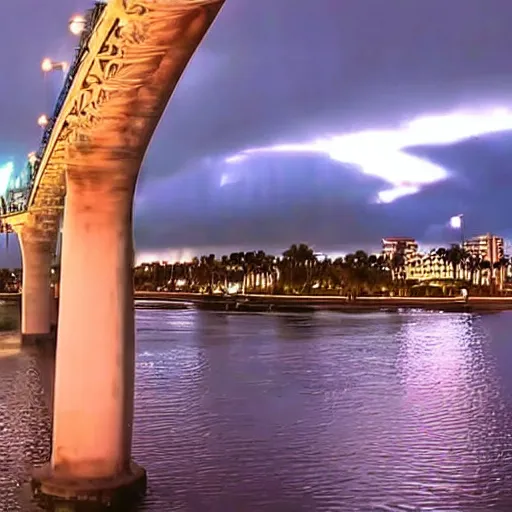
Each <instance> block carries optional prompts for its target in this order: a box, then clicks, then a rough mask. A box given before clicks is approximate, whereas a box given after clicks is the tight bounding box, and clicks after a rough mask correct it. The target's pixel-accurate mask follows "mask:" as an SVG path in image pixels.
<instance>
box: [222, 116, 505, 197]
mask: <svg viewBox="0 0 512 512" xmlns="http://www.w3.org/2000/svg"><path fill="white" fill-rule="evenodd" d="M508 130H512V111H511V110H509V109H507V108H504V107H494V108H488V109H482V110H479V111H474V110H466V111H456V112H450V113H446V114H438V115H424V116H418V117H416V118H414V119H412V120H410V121H407V122H405V123H403V124H401V125H399V126H398V127H397V128H395V129H382V130H366V131H360V132H354V133H345V134H340V135H330V136H325V137H320V138H318V139H314V140H312V141H305V142H294V143H289V144H276V145H270V146H264V147H256V148H248V149H245V150H243V151H240V152H239V153H236V154H234V155H231V156H228V157H227V158H226V159H225V160H224V162H225V163H227V164H233V163H237V162H239V161H242V160H243V159H247V158H250V157H254V156H256V155H258V154H269V153H287V154H300V153H317V154H323V155H327V156H328V157H329V158H330V159H331V160H333V161H336V162H340V163H344V164H352V165H355V166H357V167H358V168H359V169H360V170H361V172H362V173H364V174H367V175H370V176H375V177H377V178H382V179H384V180H385V181H387V182H388V183H389V184H390V185H391V186H392V188H391V189H389V190H384V191H381V192H380V193H379V194H378V196H377V197H376V198H374V202H377V203H390V202H393V201H395V200H397V199H398V198H401V197H405V196H408V195H412V194H416V193H418V192H420V191H421V190H422V188H423V187H424V186H425V185H429V184H432V183H437V182H439V181H442V180H444V179H446V178H447V177H448V176H449V172H448V170H447V169H444V168H443V167H441V166H439V165H436V164H433V163H432V162H429V161H427V160H426V159H424V158H422V157H419V156H416V155H412V154H409V153H408V152H407V151H408V150H409V149H411V148H413V147H415V146H427V145H447V144H454V143H457V142H461V141H464V140H467V139H471V138H473V137H477V136H482V135H489V134H493V133H500V132H505V131H508ZM225 181H227V179H225ZM405 182H408V184H407V186H404V183H405Z"/></svg>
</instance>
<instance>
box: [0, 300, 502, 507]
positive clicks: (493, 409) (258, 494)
mask: <svg viewBox="0 0 512 512" xmlns="http://www.w3.org/2000/svg"><path fill="white" fill-rule="evenodd" d="M511 327H512V315H510V314H508V313H504V314H498V315H487V316H471V315H465V314H438V313H428V314H427V313H423V312H412V313H400V314H369V315H364V314H363V315H345V314H331V313H314V314H304V315H277V314H268V315H247V314H226V313H215V312H198V311H195V310H192V309H190V310H182V311H176V310H168V311H156V310H141V311H138V313H137V336H138V351H137V367H136V369H137V388H136V422H135V436H134V455H135V457H136V459H137V460H138V461H139V462H140V463H142V464H143V465H144V466H145V467H146V468H147V469H148V472H149V476H150V480H149V484H150V488H149V495H148V497H147V499H146V502H145V504H144V505H143V507H142V510H145V511H154V512H156V511H159V512H160V511H166V512H167V511H202V510H208V511H221V510H222V511H226V510H233V511H239V510H240V511H242V510H243V511H246V510H247V511H251V510H254V511H258V512H260V511H263V512H265V511H276V512H282V511H284V512H286V511H294V512H295V511H301V510H304V511H313V510H325V511H347V512H352V511H364V512H367V511H372V510H375V511H380V510H382V511H412V510H422V511H427V510H431V511H434V510H436V511H440V510H458V511H464V512H472V511H481V510H482V511H483V510H502V511H506V510H510V509H512V485H511V484H512V429H511V428H510V427H511V424H512V421H511V418H512V374H511V373H510V371H509V368H510V364H511V362H512V344H510V337H509V333H510V332H511ZM37 364H38V363H37V360H36V358H34V356H32V355H30V354H27V353H24V354H22V355H17V356H14V357H9V358H4V359H2V358H0V392H2V395H0V396H2V400H1V401H0V423H1V425H7V427H5V426H4V427H2V426H0V441H1V443H0V460H1V461H3V460H6V461H7V462H6V464H5V465H2V466H1V469H0V496H1V498H2V500H3V501H2V504H3V503H4V502H5V503H8V504H9V505H8V506H9V507H10V508H7V509H5V510H9V511H10V510H14V511H16V510H29V509H25V508H22V506H21V505H20V499H21V498H20V493H19V488H18V487H17V486H18V484H19V483H21V482H23V481H24V479H26V474H27V471H28V466H29V464H30V463H32V462H34V461H38V460H43V459H44V458H45V457H47V455H48V448H47V447H48V443H49V429H48V424H49V422H48V414H47V409H46V407H45V402H44V399H43V397H42V390H41V378H40V377H39V375H38V373H37ZM4 390H5V393H4V392H3V391H4ZM4 395H5V399H4V398H3V397H4ZM29 397H30V398H29ZM4 496H5V498H4ZM2 506H3V505H2ZM0 510H3V509H2V508H1V507H0Z"/></svg>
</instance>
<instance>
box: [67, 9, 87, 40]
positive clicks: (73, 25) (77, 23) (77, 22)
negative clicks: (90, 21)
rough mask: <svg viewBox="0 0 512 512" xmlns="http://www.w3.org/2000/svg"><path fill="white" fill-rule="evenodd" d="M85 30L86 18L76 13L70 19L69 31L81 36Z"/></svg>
mask: <svg viewBox="0 0 512 512" xmlns="http://www.w3.org/2000/svg"><path fill="white" fill-rule="evenodd" d="M84 30H85V18H84V17H83V16H82V15H81V14H75V15H74V16H73V17H72V18H71V19H70V20H69V31H70V32H71V33H72V34H73V35H74V36H79V35H81V34H82V32H83V31H84Z"/></svg>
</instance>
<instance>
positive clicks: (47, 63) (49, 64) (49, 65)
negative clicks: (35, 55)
mask: <svg viewBox="0 0 512 512" xmlns="http://www.w3.org/2000/svg"><path fill="white" fill-rule="evenodd" d="M41 69H42V70H43V73H50V71H55V70H57V69H61V70H62V71H63V72H66V71H67V70H68V63H67V62H65V61H62V62H55V61H53V60H51V59H48V58H46V59H43V62H41Z"/></svg>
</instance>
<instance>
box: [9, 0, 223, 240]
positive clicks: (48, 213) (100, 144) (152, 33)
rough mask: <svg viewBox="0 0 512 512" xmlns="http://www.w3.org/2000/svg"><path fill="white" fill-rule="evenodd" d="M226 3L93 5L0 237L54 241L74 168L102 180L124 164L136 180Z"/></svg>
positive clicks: (176, 0)
mask: <svg viewBox="0 0 512 512" xmlns="http://www.w3.org/2000/svg"><path fill="white" fill-rule="evenodd" d="M223 3H224V0H110V1H109V2H108V3H107V4H105V3H103V2H101V3H100V2H97V3H96V4H95V7H94V8H93V9H91V10H90V11H89V12H88V13H87V17H86V27H85V30H84V32H83V33H82V36H81V40H80V45H79V48H78V50H77V52H76V54H75V58H74V61H73V63H72V65H71V66H70V69H69V72H68V74H67V77H66V80H65V84H64V87H63V89H62V91H61V93H60V96H59V98H58V100H57V103H56V106H55V109H54V112H53V115H52V117H51V118H50V119H49V123H48V125H47V127H46V129H45V132H44V134H43V138H42V142H41V146H40V148H39V151H38V152H37V154H36V158H33V159H32V162H30V163H29V168H30V181H29V185H28V188H26V189H24V190H21V191H20V190H11V191H10V192H9V193H8V196H7V198H6V200H4V201H2V203H3V204H0V232H2V231H4V232H5V231H6V230H9V229H12V227H14V229H15V230H16V231H18V232H19V230H20V229H25V227H30V231H33V230H37V231H38V232H39V233H40V236H41V235H43V234H44V236H45V237H46V238H48V240H53V241H55V240H56V235H57V231H58V226H59V224H60V217H61V214H62V210H63V207H64V198H65V193H66V172H68V173H69V172H72V169H73V166H75V165H76V166H78V165H80V164H83V163H84V162H86V164H87V167H88V168H89V170H90V171H91V172H93V171H94V172H102V173H103V172H109V162H112V163H114V161H116V160H117V161H119V160H126V161H132V162H133V164H134V165H133V166H132V165H130V166H129V167H130V168H132V169H127V170H126V172H130V171H133V172H138V169H139V167H140V163H141V161H142V158H143V156H144V153H145V150H146V147H147V145H148V143H149V140H150V138H151V135H152V133H153V131H154V129H155V127H156V125H157V123H158V121H159V119H160V117H161V115H162V113H163V110H164V108H165V106H166V104H167V101H168V98H169V97H170V95H171V93H172V91H173V90H174V88H175V86H176V84H177V82H178V80H179V78H180V77H181V75H182V73H183V71H184V69H185V66H186V65H187V63H188V60H189V59H190V55H191V53H193V51H194V50H195V48H196V47H197V45H198V44H199V42H200V40H201V39H202V37H203V35H204V33H205V32H206V29H207V28H208V27H209V25H210V23H211V20H212V19H213V18H215V16H216V15H217V13H218V11H219V10H220V7H221V5H222V4H223ZM170 56H171V57H172V58H171V59H170V58H169V57H170ZM95 167H97V168H96V169H95ZM135 169H136V170H135Z"/></svg>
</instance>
